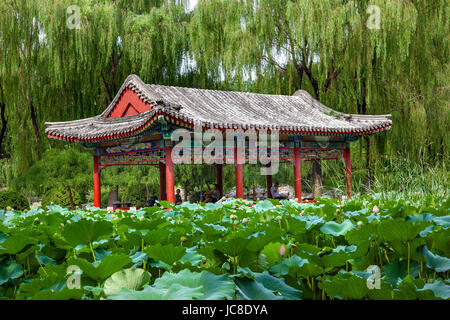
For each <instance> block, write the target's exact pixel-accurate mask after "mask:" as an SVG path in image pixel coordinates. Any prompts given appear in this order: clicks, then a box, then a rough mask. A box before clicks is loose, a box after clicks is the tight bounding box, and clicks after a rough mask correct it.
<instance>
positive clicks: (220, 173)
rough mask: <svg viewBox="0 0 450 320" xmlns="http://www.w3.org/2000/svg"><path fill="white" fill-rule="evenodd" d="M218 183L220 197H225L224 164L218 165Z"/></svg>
mask: <svg viewBox="0 0 450 320" xmlns="http://www.w3.org/2000/svg"><path fill="white" fill-rule="evenodd" d="M216 183H217V185H218V186H219V191H220V197H223V170H222V164H217V165H216Z"/></svg>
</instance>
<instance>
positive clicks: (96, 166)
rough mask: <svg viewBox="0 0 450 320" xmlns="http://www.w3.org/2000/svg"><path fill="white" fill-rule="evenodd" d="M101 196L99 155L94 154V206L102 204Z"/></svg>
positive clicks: (98, 206)
mask: <svg viewBox="0 0 450 320" xmlns="http://www.w3.org/2000/svg"><path fill="white" fill-rule="evenodd" d="M101 197H102V192H101V185H100V166H99V156H97V155H94V207H97V208H100V207H101V206H102V199H101Z"/></svg>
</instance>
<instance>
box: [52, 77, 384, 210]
mask: <svg viewBox="0 0 450 320" xmlns="http://www.w3.org/2000/svg"><path fill="white" fill-rule="evenodd" d="M45 125H46V130H45V133H46V134H47V136H48V137H49V138H50V139H56V140H62V141H66V142H70V143H81V144H82V145H83V147H85V148H87V149H90V150H92V152H93V159H94V170H93V171H94V172H93V176H94V206H96V207H100V206H101V184H100V175H101V171H102V169H104V168H107V167H110V166H120V165H154V166H156V167H158V168H159V172H160V199H161V200H167V201H170V202H173V203H174V202H175V192H174V186H175V181H174V161H173V158H172V150H173V148H174V146H175V145H176V143H177V142H176V141H172V139H171V136H172V133H173V132H174V130H176V129H180V128H184V129H187V130H189V131H191V132H193V131H194V128H201V129H202V130H208V129H217V130H220V131H221V132H223V133H224V135H225V131H226V130H227V129H235V130H241V131H243V132H245V131H256V132H259V131H263V130H264V131H267V132H269V133H270V132H271V131H275V130H276V131H277V132H278V133H279V150H278V152H279V160H278V161H279V162H290V163H292V164H293V169H294V179H295V181H294V187H295V198H296V199H297V200H298V201H302V185H301V161H307V160H314V159H343V160H344V161H345V180H346V187H347V194H348V196H349V197H350V196H351V192H352V182H351V181H352V173H351V161H350V143H351V142H354V141H357V140H358V139H360V138H361V137H362V136H364V135H371V134H374V133H377V132H381V131H384V130H389V129H390V128H391V125H392V122H391V115H356V114H345V113H341V112H337V111H335V110H333V109H330V108H328V107H326V106H325V105H323V104H322V103H320V102H319V101H317V100H316V99H314V98H313V97H312V96H311V95H310V94H309V93H308V92H306V91H304V90H298V91H296V92H295V93H294V94H293V95H292V96H287V95H273V94H258V93H248V92H236V91H219V90H207V89H197V88H184V87H175V86H164V85H154V84H145V83H144V82H143V81H142V80H141V79H140V78H139V77H138V76H136V75H130V76H128V77H127V79H126V80H125V82H124V83H123V85H122V86H121V88H120V90H119V91H118V92H117V94H116V96H115V97H114V99H113V101H112V102H111V103H110V105H109V106H108V107H107V108H106V109H105V110H104V111H103V113H101V114H100V115H97V116H95V117H91V118H86V119H80V120H74V121H65V122H46V123H45ZM224 141H225V139H224ZM268 144H269V143H268ZM242 148H244V147H242ZM257 148H258V147H257ZM249 149H250V145H249V142H248V141H247V140H246V142H245V159H247V160H248V157H249V155H250V154H251V152H250V150H249ZM238 150H242V149H238V144H237V142H235V145H234V153H235V155H236V154H237V151H238ZM268 150H269V151H270V149H268ZM239 152H242V151H239ZM234 159H235V161H234V166H235V179H236V198H243V197H244V188H243V174H242V168H243V163H242V161H238V160H237V157H236V156H235V157H234ZM219 162H220V161H219ZM197 164H198V163H197ZM214 165H215V166H216V178H217V184H218V185H219V190H220V192H221V194H222V193H223V183H222V170H223V165H225V159H224V160H223V161H222V163H216V164H214ZM271 184H272V176H271V175H270V174H269V175H267V190H268V194H269V190H270V188H271Z"/></svg>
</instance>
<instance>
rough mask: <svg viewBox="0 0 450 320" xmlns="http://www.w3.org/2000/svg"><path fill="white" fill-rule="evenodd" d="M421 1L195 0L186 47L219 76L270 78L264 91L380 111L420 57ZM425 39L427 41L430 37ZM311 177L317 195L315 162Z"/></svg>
mask: <svg viewBox="0 0 450 320" xmlns="http://www.w3.org/2000/svg"><path fill="white" fill-rule="evenodd" d="M434 2H435V5H436V7H437V8H434V9H433V11H434V12H435V13H434V15H437V16H438V17H439V19H438V20H439V21H441V22H442V20H443V18H444V16H445V12H446V11H448V6H446V7H444V2H445V1H434ZM421 3H422V2H420V1H414V2H413V1H398V0H395V1H387V0H374V1H370V2H368V1H358V0H353V1H347V0H344V1H333V0H320V1H310V0H298V1H288V0H283V1H278V0H276V1H275V0H259V1H251V0H249V1H239V0H231V1H217V0H215V1H206V0H204V1H199V3H198V5H197V8H196V10H195V12H194V16H193V18H192V22H191V50H192V54H193V56H194V57H195V59H196V60H197V63H198V64H199V67H200V68H202V67H204V68H205V69H207V70H210V72H215V73H216V74H223V75H224V76H225V81H226V79H227V78H232V77H234V78H236V77H237V78H241V79H242V78H245V75H247V77H248V75H251V74H252V73H253V74H256V75H257V80H256V83H258V82H260V83H261V78H270V79H272V80H271V83H270V85H269V86H267V85H265V86H263V88H265V90H266V91H269V92H270V93H284V94H292V93H293V92H294V91H295V90H297V89H306V90H308V91H310V92H311V93H312V94H313V95H314V96H315V97H316V98H317V99H319V100H321V101H322V102H323V103H325V104H327V105H329V106H330V107H332V108H335V109H337V110H340V111H343V112H351V113H361V114H365V113H369V112H370V113H371V114H378V113H388V112H391V111H392V106H393V103H395V102H398V99H393V96H394V97H396V96H397V95H398V94H395V95H393V96H390V95H389V94H392V93H393V91H395V90H399V87H402V86H405V85H406V84H407V83H408V81H409V79H410V78H411V75H412V74H414V73H417V72H415V70H417V68H420V66H419V64H420V63H419V64H416V63H411V60H415V58H416V55H417V54H422V52H423V51H422V50H420V49H419V45H420V44H417V43H414V40H415V37H417V36H418V34H422V36H424V34H423V33H419V30H420V29H419V27H418V26H417V23H418V22H420V23H421V24H422V26H421V28H424V29H425V30H429V27H428V26H426V22H425V20H424V19H423V18H422V20H418V15H419V16H420V15H421V14H423V13H421V12H419V11H420V10H419V9H420V8H417V7H416V5H418V6H421V7H424V6H425V5H424V4H421ZM427 14H429V11H427ZM432 16H433V15H432ZM427 17H429V15H427ZM445 26H448V22H446V23H444V24H443V25H440V26H439V27H438V26H437V25H433V27H436V28H437V30H439V31H438V32H433V33H432V34H438V35H439V36H440V37H442V36H445V34H446V33H445V32H444V29H445ZM447 30H448V29H447ZM422 32H423V31H422ZM428 44H429V45H430V46H432V43H430V41H429V42H428ZM414 48H415V49H414ZM415 50H418V51H420V53H419V52H417V51H415ZM282 82H284V83H287V85H286V84H285V85H283V84H282ZM256 88H258V87H256ZM267 88H268V90H267ZM402 89H403V88H402ZM401 91H402V92H404V90H401ZM404 118H407V117H404ZM402 120H403V119H402ZM403 121H406V122H407V123H406V124H405V125H400V126H397V123H396V116H394V123H396V125H395V126H394V130H395V131H396V132H397V134H398V133H399V132H401V131H402V130H403V131H404V130H405V128H408V125H410V123H408V121H407V120H403ZM408 132H410V130H409V128H408ZM412 136H414V134H412ZM372 140H373V138H369V137H368V138H366V139H365V144H366V147H365V149H366V159H367V162H366V166H367V169H369V170H368V178H367V181H368V184H370V180H371V179H372V177H373V170H374V169H373V162H374V161H373V159H374V154H375V153H374V152H373V151H372V147H371V146H372V145H373V143H374V142H373V141H372ZM385 140H386V137H385V136H383V137H381V138H379V141H378V145H381V147H382V146H383V145H384V143H385ZM397 147H398V146H397ZM313 180H314V186H315V188H314V189H315V194H316V195H319V194H320V193H321V166H320V164H319V162H315V163H314V164H313Z"/></svg>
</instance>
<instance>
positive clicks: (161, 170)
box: [159, 161, 167, 200]
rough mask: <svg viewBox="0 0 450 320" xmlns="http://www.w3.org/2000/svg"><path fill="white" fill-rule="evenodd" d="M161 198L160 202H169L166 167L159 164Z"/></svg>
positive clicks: (161, 163)
mask: <svg viewBox="0 0 450 320" xmlns="http://www.w3.org/2000/svg"><path fill="white" fill-rule="evenodd" d="M159 198H160V200H167V196H166V165H165V164H164V163H163V162H162V161H160V162H159Z"/></svg>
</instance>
